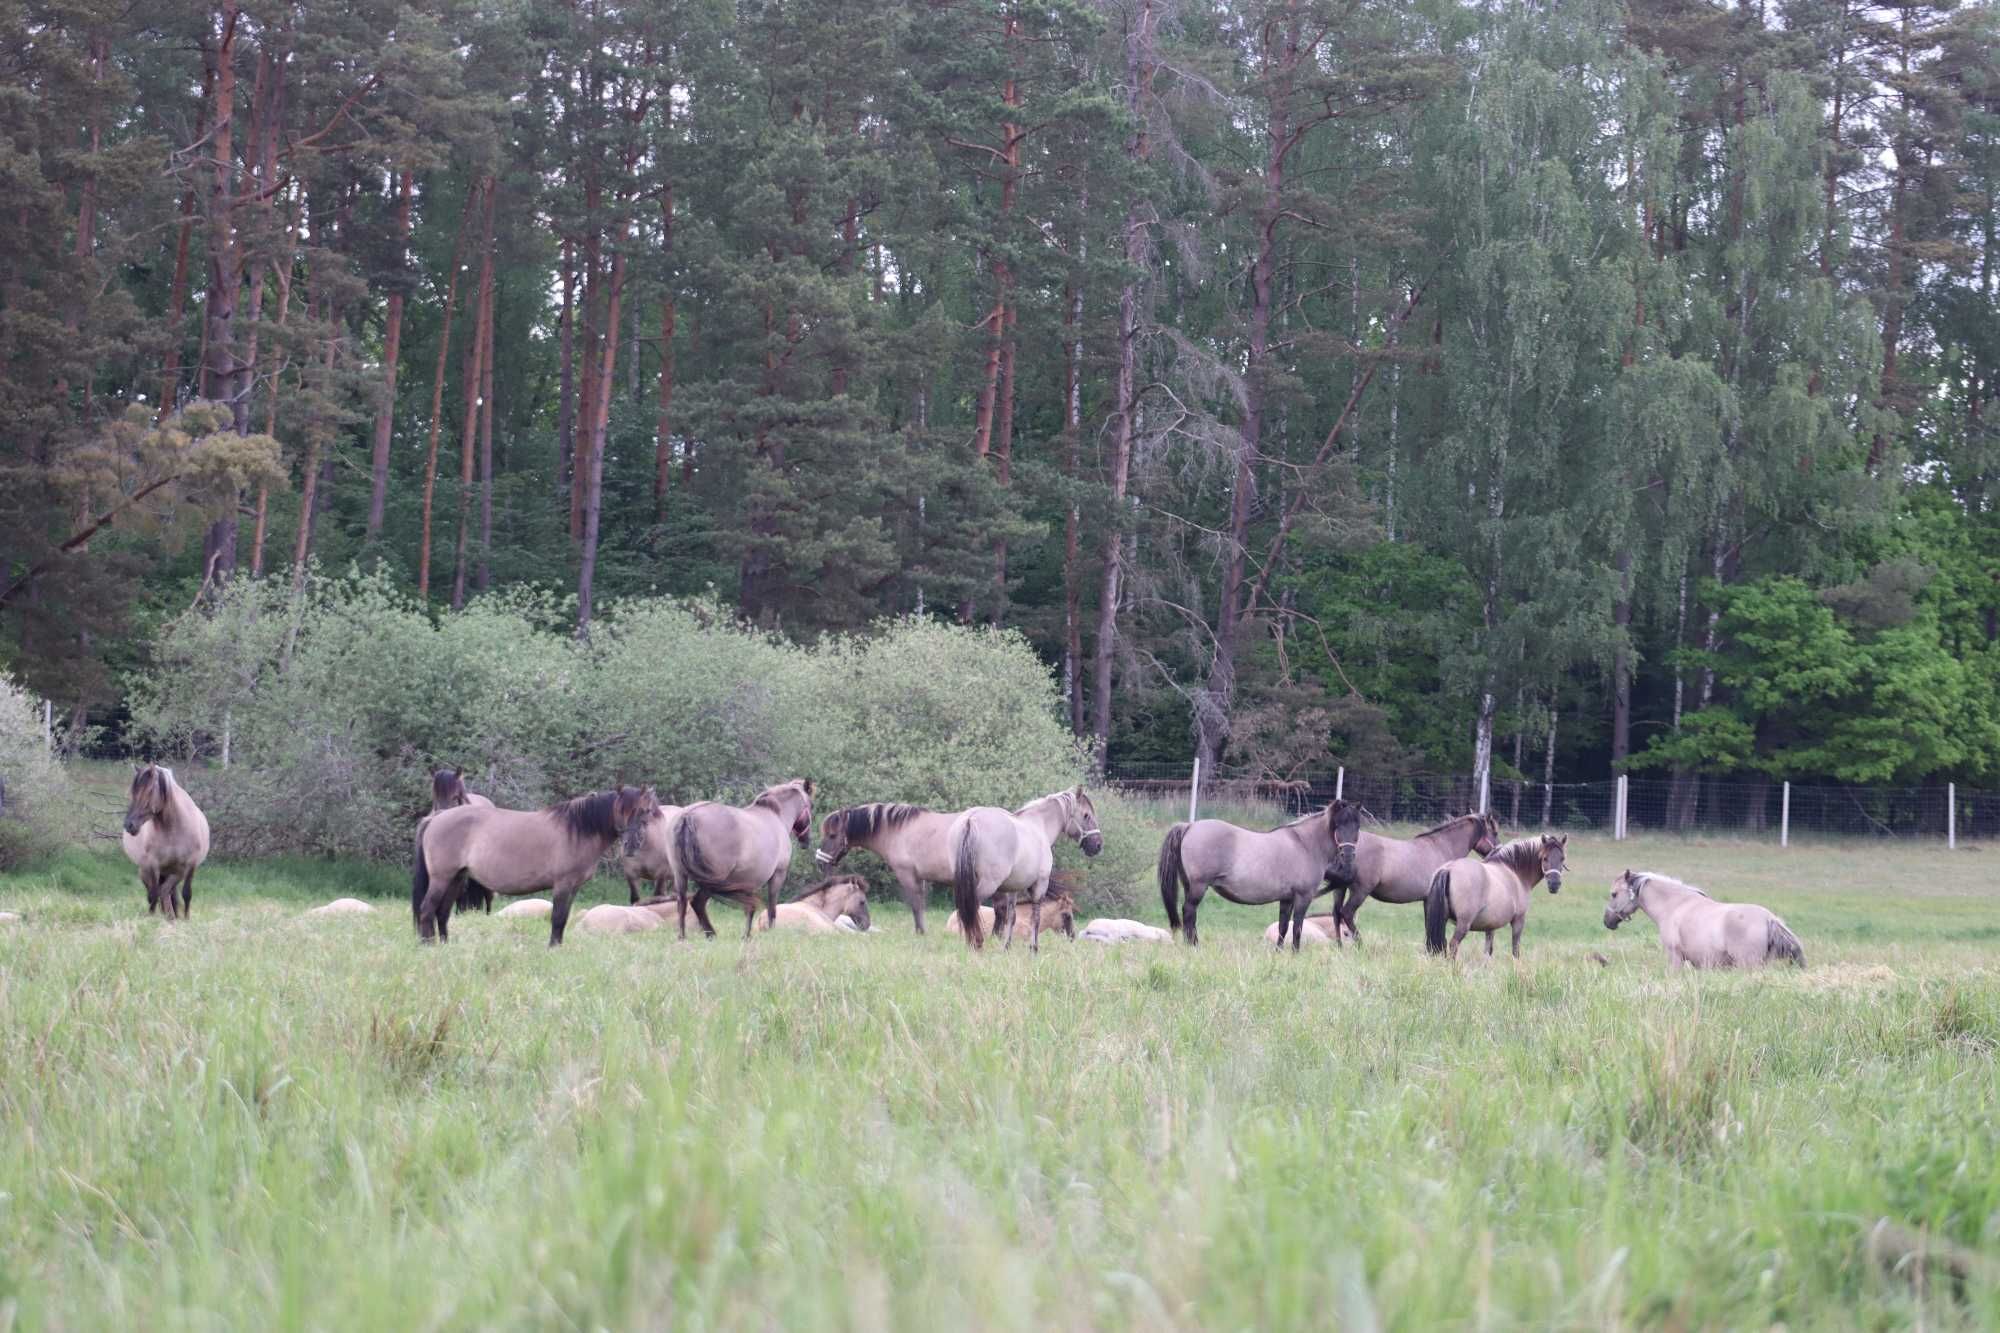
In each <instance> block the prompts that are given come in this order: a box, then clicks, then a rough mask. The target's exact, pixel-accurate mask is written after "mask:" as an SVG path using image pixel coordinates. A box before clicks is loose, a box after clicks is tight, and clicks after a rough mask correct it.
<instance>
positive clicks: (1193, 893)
mask: <svg viewBox="0 0 2000 1333" xmlns="http://www.w3.org/2000/svg"><path fill="white" fill-rule="evenodd" d="M1207 892H1208V884H1207V882H1206V881H1204V880H1198V879H1191V880H1189V881H1188V886H1187V895H1186V897H1184V898H1183V899H1182V900H1181V934H1182V935H1184V936H1185V937H1186V938H1187V942H1188V943H1189V944H1195V945H1198V944H1200V943H1201V936H1200V935H1198V934H1197V933H1196V932H1195V928H1194V914H1195V912H1196V911H1198V910H1199V909H1200V907H1201V897H1202V895H1203V894H1205V893H1207Z"/></svg>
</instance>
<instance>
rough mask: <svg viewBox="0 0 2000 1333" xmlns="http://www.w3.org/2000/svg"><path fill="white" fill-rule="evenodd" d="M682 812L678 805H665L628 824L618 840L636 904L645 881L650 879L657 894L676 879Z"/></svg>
mask: <svg viewBox="0 0 2000 1333" xmlns="http://www.w3.org/2000/svg"><path fill="white" fill-rule="evenodd" d="M680 813H681V807H680V806H678V805H663V806H660V807H658V808H657V809H655V810H653V811H652V812H651V813H650V814H648V815H647V816H646V817H645V818H644V819H635V820H633V821H632V822H631V823H629V824H627V825H626V826H625V836H624V837H623V838H622V839H620V841H619V843H618V868H619V870H621V871H623V872H624V874H625V887H626V889H627V890H628V891H629V892H630V893H631V895H632V903H633V904H634V905H637V903H638V901H639V886H640V885H641V884H648V883H650V884H651V885H652V886H653V896H654V897H656V898H657V897H659V896H660V895H661V894H662V893H664V892H665V891H666V887H665V886H667V885H669V884H672V883H673V882H674V820H675V819H676V818H677V817H678V816H679V815H680Z"/></svg>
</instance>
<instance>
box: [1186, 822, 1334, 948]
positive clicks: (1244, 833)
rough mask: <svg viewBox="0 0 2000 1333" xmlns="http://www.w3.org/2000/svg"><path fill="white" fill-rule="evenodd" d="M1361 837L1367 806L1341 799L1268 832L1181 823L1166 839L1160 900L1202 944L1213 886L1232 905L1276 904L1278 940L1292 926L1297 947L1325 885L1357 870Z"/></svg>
mask: <svg viewBox="0 0 2000 1333" xmlns="http://www.w3.org/2000/svg"><path fill="white" fill-rule="evenodd" d="M1360 836H1361V807H1360V806H1359V805H1357V804H1355V803H1353V802H1352V801H1335V802H1334V803H1333V804H1332V805H1329V806H1328V807H1327V808H1326V809H1324V810H1318V811H1315V812H1313V813H1312V814H1309V815H1304V816H1301V817H1300V818H1298V819H1294V820H1293V821H1292V822H1291V823H1289V824H1284V825H1281V826H1280V827H1278V828H1274V829H1272V830H1271V831H1270V832H1268V833H1265V832H1260V831H1259V830H1256V829H1247V828H1242V827H1239V826H1238V825H1235V824H1231V823H1229V822H1227V821H1226V820H1221V819H1197V820H1195V821H1194V822H1193V823H1191V824H1190V823H1180V824H1176V825H1174V826H1173V827H1172V828H1170V829H1168V830H1167V836H1166V837H1165V838H1164V839H1162V840H1161V842H1160V901H1161V902H1162V903H1163V904H1165V905H1166V909H1167V924H1168V925H1169V926H1171V927H1173V928H1174V929H1176V930H1179V931H1181V932H1182V933H1183V934H1184V935H1185V936H1186V938H1187V942H1188V943H1189V944H1199V943H1200V942H1201V941H1200V939H1199V938H1198V937H1197V936H1196V933H1195V924H1194V921H1195V913H1196V911H1197V910H1198V909H1199V908H1200V907H1201V900H1202V896H1203V895H1204V894H1206V893H1207V892H1208V891H1209V890H1210V889H1214V890H1215V891H1216V892H1217V893H1219V894H1221V895H1222V896H1223V897H1225V898H1227V899H1228V900H1229V901H1230V902H1232V903H1249V904H1257V903H1277V904H1278V939H1279V941H1280V943H1281V944H1282V942H1283V940H1284V938H1285V931H1286V930H1287V928H1289V929H1290V930H1291V934H1292V948H1293V950H1294V951H1296V950H1297V949H1298V947H1299V931H1300V930H1301V929H1302V928H1303V926H1304V923H1305V916H1306V909H1307V908H1309V907H1311V906H1312V900H1313V899H1314V898H1316V897H1318V896H1319V895H1320V894H1322V893H1324V892H1326V889H1324V888H1322V887H1321V885H1322V883H1323V882H1325V881H1327V880H1332V881H1334V882H1336V883H1339V882H1343V881H1345V880H1346V879H1347V878H1348V877H1349V876H1350V875H1352V874H1353V873H1354V844H1355V840H1356V839H1357V838H1359V837H1360ZM1176 890H1178V897H1179V898H1180V903H1179V904H1178V906H1177V905H1176V904H1175V901H1174V900H1175V897H1176V896H1177V894H1176ZM1184 921H1185V924H1183V922H1184Z"/></svg>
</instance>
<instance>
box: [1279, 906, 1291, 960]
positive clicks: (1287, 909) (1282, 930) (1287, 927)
mask: <svg viewBox="0 0 2000 1333" xmlns="http://www.w3.org/2000/svg"><path fill="white" fill-rule="evenodd" d="M1291 928H1292V899H1291V895H1290V894H1287V895H1286V896H1284V897H1283V898H1280V899H1278V945H1277V947H1278V948H1280V949H1282V948H1284V947H1285V936H1286V935H1287V934H1288V933H1289V932H1290V931H1291Z"/></svg>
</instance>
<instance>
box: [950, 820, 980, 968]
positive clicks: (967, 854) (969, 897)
mask: <svg viewBox="0 0 2000 1333" xmlns="http://www.w3.org/2000/svg"><path fill="white" fill-rule="evenodd" d="M977 850H978V847H977V844H976V843H975V842H974V840H973V837H972V821H971V820H970V819H967V820H966V821H965V828H964V830H963V831H961V832H960V833H959V835H958V846H957V847H956V848H954V849H953V851H952V858H951V900H952V905H953V906H954V907H956V908H957V909H958V924H959V927H960V929H962V930H963V931H964V932H965V938H966V939H968V940H976V939H978V938H979V937H980V936H979V866H978V864H977V859H976V853H977Z"/></svg>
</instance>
